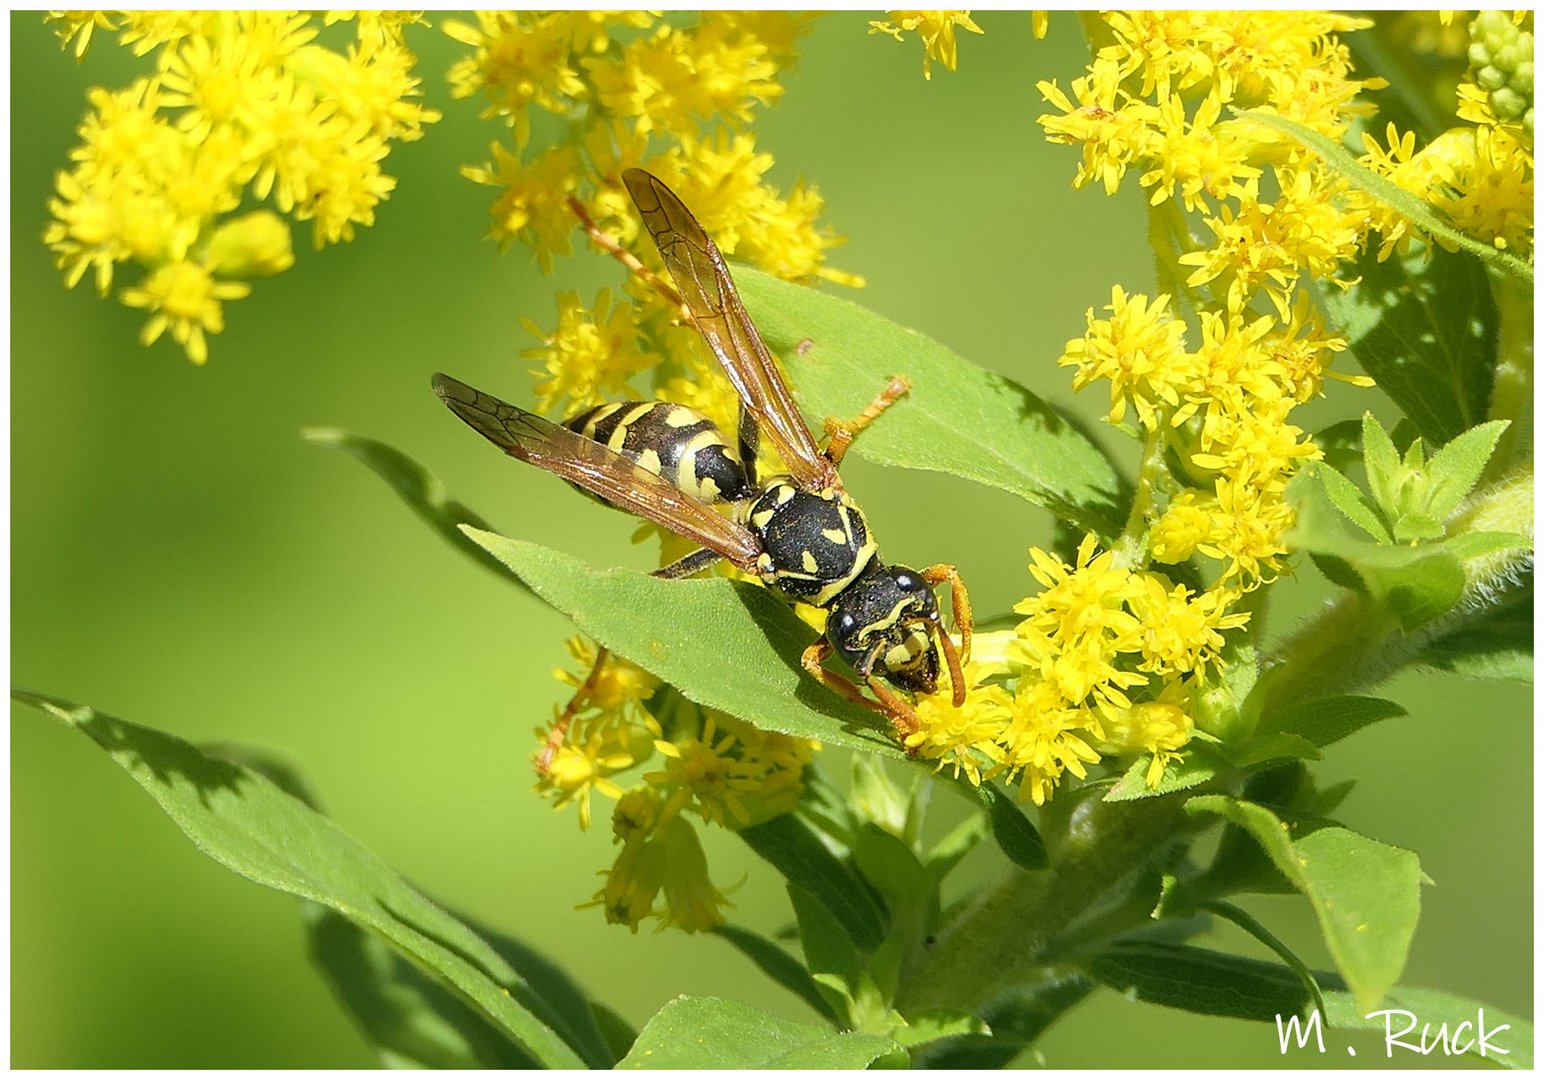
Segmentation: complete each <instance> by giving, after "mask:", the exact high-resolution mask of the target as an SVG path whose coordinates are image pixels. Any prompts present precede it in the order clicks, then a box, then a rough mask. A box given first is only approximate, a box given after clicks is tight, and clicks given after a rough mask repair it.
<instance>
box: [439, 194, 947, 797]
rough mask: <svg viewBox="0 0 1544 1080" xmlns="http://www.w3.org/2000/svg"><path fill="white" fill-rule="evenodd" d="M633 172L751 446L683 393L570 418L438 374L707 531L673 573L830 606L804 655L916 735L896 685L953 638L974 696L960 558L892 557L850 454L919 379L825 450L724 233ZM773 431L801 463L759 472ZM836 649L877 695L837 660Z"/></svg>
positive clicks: (621, 500)
mask: <svg viewBox="0 0 1544 1080" xmlns="http://www.w3.org/2000/svg"><path fill="white" fill-rule="evenodd" d="M622 180H623V182H624V183H625V184H626V185H627V190H628V193H629V194H630V195H631V196H632V199H633V203H634V204H635V205H636V206H637V208H638V212H639V213H640V215H642V218H643V223H644V226H645V227H646V228H647V229H648V231H649V233H650V235H651V236H652V237H653V238H654V243H655V246H656V247H658V249H659V253H660V256H661V258H662V259H663V261H664V264H665V267H666V269H667V270H668V271H669V273H670V276H671V277H672V278H673V279H674V281H675V285H676V290H678V293H679V301H680V304H681V306H682V308H683V310H684V312H685V314H686V316H687V318H688V321H690V322H691V323H692V325H694V326H695V327H696V328H697V330H698V332H699V333H700V334H701V335H702V338H703V340H704V341H706V343H707V345H708V347H709V349H710V350H711V351H712V353H713V355H714V357H716V358H717V360H718V361H719V363H721V364H722V365H723V368H724V371H725V373H726V374H727V375H728V377H729V381H730V382H731V383H732V384H733V386H734V388H735V390H736V392H737V393H738V394H739V397H740V421H739V431H738V433H737V435H738V447H734V446H731V445H730V444H729V442H728V440H727V439H726V438H725V437H724V434H723V432H721V431H720V430H719V429H718V427H717V426H715V425H714V424H713V422H712V421H710V420H709V419H708V418H707V417H705V416H703V415H702V414H701V413H698V412H696V411H695V410H692V409H688V408H686V407H685V406H682V405H676V404H672V403H670V402H662V401H630V402H621V403H618V404H611V405H602V406H599V407H597V408H594V409H590V410H588V411H587V412H584V413H581V414H580V415H578V416H575V417H573V418H572V419H570V420H568V421H567V422H566V423H564V424H562V425H559V424H555V423H553V422H551V421H549V420H546V419H543V418H542V417H540V416H537V415H535V414H534V413H530V412H527V411H526V410H524V409H521V408H519V407H518V406H515V405H510V404H508V403H507V402H504V401H500V400H499V399H497V398H495V397H491V396H489V395H488V394H484V393H482V392H481V391H479V390H474V389H473V388H472V387H470V386H467V385H465V384H464V383H461V382H457V381H456V380H455V379H452V378H450V377H449V376H446V375H435V376H434V389H435V392H436V393H438V394H439V396H440V398H441V400H443V401H444V402H445V404H446V405H447V406H449V407H450V409H451V411H452V412H454V413H455V414H456V415H457V416H459V417H460V418H461V419H462V420H464V421H466V423H467V424H469V425H471V427H472V428H474V429H475V430H476V431H477V432H478V433H479V434H481V435H482V436H483V437H484V438H486V439H488V440H489V441H490V442H492V443H493V444H494V445H496V446H498V447H499V448H500V449H501V450H503V451H504V452H505V453H507V454H509V455H511V456H512V457H516V458H519V459H520V460H522V461H528V462H530V463H531V464H533V465H535V466H537V467H538V468H542V469H546V470H547V471H548V472H551V473H555V474H556V475H558V476H560V477H562V478H563V479H565V480H567V481H569V482H570V483H572V484H574V485H575V486H577V487H579V488H581V489H582V490H584V491H586V492H587V493H589V494H591V495H593V496H595V497H596V498H598V499H600V500H601V501H603V502H606V503H608V504H610V505H612V506H615V507H618V508H620V509H622V510H626V511H628V512H630V513H633V514H636V515H638V516H639V517H643V518H646V519H648V520H649V521H652V522H654V523H655V524H657V525H659V526H661V527H663V528H665V529H668V530H670V531H671V532H674V533H676V534H678V535H680V536H682V537H685V538H686V539H688V540H690V541H692V542H693V543H695V544H698V545H700V549H699V550H697V551H694V552H692V553H691V554H689V555H687V556H686V557H685V558H682V559H680V560H678V561H677V562H675V563H672V564H671V565H669V566H667V567H664V568H663V569H661V570H658V571H656V574H658V575H659V576H662V577H667V578H680V577H685V576H687V575H689V574H693V573H696V572H697V571H699V570H702V569H704V568H706V567H708V566H711V565H712V564H713V563H714V562H716V561H718V560H719V559H726V560H728V561H729V562H730V563H732V564H733V565H734V566H736V567H737V568H739V569H740V570H742V571H744V572H745V573H747V574H753V575H755V576H757V577H758V578H760V579H761V581H762V582H764V583H765V584H766V585H767V586H769V587H770V588H772V589H774V590H776V591H777V592H779V593H781V594H782V595H783V596H784V597H785V598H786V599H789V600H798V601H803V602H804V603H807V604H813V605H814V606H816V607H819V608H824V609H825V610H826V611H827V612H828V617H827V622H826V631H825V635H824V637H822V638H821V639H820V640H819V641H817V642H816V643H815V644H813V645H811V646H810V647H809V648H808V649H807V650H805V653H804V656H803V660H802V663H803V666H804V668H805V670H807V671H808V672H809V673H810V674H811V675H813V676H814V677H815V678H816V679H818V680H820V681H821V682H822V683H824V684H825V685H826V686H828V687H830V688H832V689H833V690H835V691H837V692H838V693H840V694H842V695H843V696H844V697H846V698H848V699H850V700H852V701H856V702H859V703H861V704H864V705H867V706H868V707H870V708H875V709H877V710H879V711H881V712H883V713H884V714H885V715H886V716H887V717H889V719H890V721H891V723H892V725H893V726H894V728H895V731H896V734H897V735H898V736H899V737H901V738H902V739H904V738H905V736H906V735H909V734H910V733H911V732H913V731H915V730H916V727H917V719H916V713H915V712H914V710H913V709H912V707H911V705H910V704H909V703H908V702H907V701H906V700H905V699H904V698H903V697H902V696H901V695H899V694H897V693H896V692H895V690H894V689H891V687H892V686H893V687H896V688H899V689H901V690H904V691H907V692H910V693H921V694H930V693H933V692H934V691H935V690H936V689H937V686H938V679H939V675H940V673H941V666H940V656H939V653H940V651H942V654H943V661H944V662H945V663H947V665H948V668H949V672H950V683H951V686H952V688H953V697H954V702H955V704H956V705H958V704H961V703H963V701H964V697H965V680H964V676H963V674H962V671H961V666H962V658H961V657H962V654H963V655H964V656H965V657H968V656H969V650H970V634H971V616H970V602H969V599H968V597H967V594H966V592H965V588H964V585H963V583H962V582H961V581H960V577H959V573H958V572H957V571H956V570H955V568H954V567H953V566H951V565H948V564H944V563H940V564H938V565H936V566H930V567H928V568H927V569H926V570H922V571H917V570H912V569H910V568H909V567H905V566H900V565H897V564H893V563H886V562H884V561H883V560H881V559H880V557H879V548H878V545H877V544H876V543H875V541H874V538H873V535H872V534H871V532H870V530H869V527H868V521H867V519H866V518H865V517H864V515H863V512H862V511H861V510H860V509H859V508H858V506H857V505H856V504H855V503H854V502H853V501H852V499H851V498H850V497H849V496H848V494H847V492H846V489H845V488H844V487H843V485H842V481H841V477H840V476H839V475H838V474H837V466H838V465H839V464H840V462H841V460H842V457H843V455H844V454H845V453H846V451H847V448H848V446H849V445H850V444H851V443H852V440H853V438H854V437H855V436H856V434H857V433H858V432H859V431H861V430H862V428H864V427H866V426H867V425H868V424H869V423H871V422H872V421H873V420H874V419H875V418H876V417H877V416H878V415H879V413H880V412H882V411H883V410H884V409H885V408H887V407H888V406H889V405H890V404H891V403H892V402H893V401H894V400H895V399H896V398H898V397H899V396H900V395H901V394H903V393H905V392H906V383H905V381H904V380H903V379H899V378H896V379H892V380H891V385H890V386H889V387H887V388H886V390H885V391H883V392H882V393H881V394H880V395H879V396H878V397H877V398H875V400H874V403H873V404H872V405H870V406H869V408H868V409H867V410H866V411H865V412H864V413H863V415H862V416H860V417H859V418H858V419H857V420H854V421H852V422H851V423H847V424H843V423H838V422H835V421H831V420H828V421H826V431H827V434H828V436H829V438H828V442H827V446H826V447H825V449H821V448H820V447H819V446H818V445H817V443H816V441H815V438H814V436H813V435H812V434H811V432H810V429H809V427H808V425H806V424H805V422H804V418H803V417H802V416H801V415H800V413H799V410H798V407H797V406H796V405H795V404H794V401H793V396H792V394H790V393H789V390H788V386H787V383H786V382H784V380H783V376H782V373H781V372H780V371H779V369H778V366H777V362H776V361H775V360H774V359H773V357H772V354H771V353H770V351H769V350H768V349H767V346H766V345H765V343H764V342H763V341H762V339H761V335H760V333H758V332H757V330H756V327H755V325H754V324H753V323H752V322H751V319H750V316H749V315H748V314H746V311H745V307H744V305H743V304H742V303H741V302H740V297H739V294H738V293H737V292H736V290H735V286H734V281H733V280H732V279H731V277H730V275H729V270H728V268H727V266H726V265H725V263H724V259H723V256H722V255H721V254H720V252H719V250H718V246H717V245H716V244H714V243H713V241H712V239H711V238H709V236H708V234H707V233H706V232H705V231H704V230H703V228H702V226H701V225H700V224H698V222H697V220H696V218H694V217H693V216H692V214H691V213H690V211H688V210H687V208H686V206H685V205H684V204H683V203H682V202H681V200H680V199H679V198H678V197H677V196H676V195H675V193H674V192H672V191H671V190H670V189H669V188H667V187H666V186H665V185H664V183H662V182H661V181H660V180H659V179H657V178H656V177H654V176H652V175H650V174H649V173H646V172H644V171H643V170H641V169H628V170H626V171H625V172H624V173H623V174H622ZM585 224H586V227H587V228H588V229H589V231H590V232H591V235H592V236H594V237H595V238H596V239H597V240H598V241H599V242H600V243H601V244H602V245H603V246H605V247H607V249H608V250H610V251H611V252H612V253H613V254H614V255H617V256H618V257H619V258H622V259H623V261H624V262H627V263H628V264H629V265H630V266H632V267H633V268H635V269H639V270H641V269H642V268H641V266H640V265H639V264H638V263H637V260H636V259H634V258H633V257H632V256H631V255H630V254H627V253H626V252H624V251H622V249H620V248H619V247H617V246H616V244H615V242H614V241H611V240H610V239H609V238H608V237H605V236H604V234H601V233H600V232H599V230H597V229H595V228H594V226H593V225H592V224H591V223H590V222H589V221H588V220H587V219H586V220H585ZM659 284H660V285H661V286H662V287H664V288H666V289H667V290H668V286H663V283H659ZM762 435H765V436H766V437H767V439H768V440H769V441H770V442H771V444H772V446H773V447H774V448H775V449H776V451H777V453H778V455H779V457H781V458H782V460H783V462H784V464H785V465H786V467H787V470H788V472H787V475H781V476H768V477H762V476H759V475H758V470H757V456H758V449H759V444H760V437H761V436H762ZM716 505H722V506H726V507H727V508H728V510H729V513H728V514H724V513H721V512H719V510H718V509H716V508H715V507H716ZM945 581H947V582H949V583H950V592H951V597H952V601H953V609H954V619H955V623H956V625H957V626H958V627H959V629H960V638H961V640H960V646H959V647H958V648H956V646H955V644H954V642H953V641H952V640H951V639H950V637H949V635H948V634H947V633H946V632H945V631H944V628H943V625H942V620H941V618H940V614H939V608H938V602H937V599H936V598H935V597H934V595H933V589H934V587H935V586H937V585H939V584H942V583H943V582H945ZM833 651H834V652H835V653H837V654H838V655H839V656H841V658H842V659H843V660H845V661H846V662H847V664H848V665H849V666H850V667H851V668H852V670H853V671H854V672H856V673H857V675H858V676H859V678H861V679H862V680H863V682H864V683H865V684H866V685H867V686H868V688H869V690H870V691H872V693H873V694H874V697H875V698H876V699H877V701H873V700H870V699H869V698H867V697H865V696H864V695H863V693H862V691H861V690H860V689H859V687H858V685H857V684H855V683H854V682H853V681H852V680H850V679H848V678H846V677H845V676H842V675H839V674H837V673H835V672H832V671H829V670H827V669H826V667H825V662H826V660H827V659H828V658H829V657H830V655H831V653H832V652H833ZM593 674H594V673H593V672H592V679H593ZM886 683H889V684H890V685H888V686H887V685H886ZM587 684H588V683H587ZM580 693H581V695H582V694H583V691H582V690H581V692H580ZM577 700H578V699H577V697H576V701H577ZM571 708H572V706H571ZM568 715H569V714H568V713H565V714H564V717H563V718H560V720H559V722H558V724H557V725H556V726H555V728H554V736H553V737H554V740H555V742H549V745H548V748H547V751H546V752H545V754H544V755H542V759H541V760H539V761H538V767H539V768H545V764H546V761H547V759H550V756H551V753H552V752H553V751H554V750H555V749H556V747H557V746H560V745H561V741H562V728H563V726H564V723H565V721H566V719H567V716H568Z"/></svg>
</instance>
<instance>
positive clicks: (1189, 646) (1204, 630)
mask: <svg viewBox="0 0 1544 1080" xmlns="http://www.w3.org/2000/svg"><path fill="white" fill-rule="evenodd" d="M1139 581H1140V582H1141V592H1140V593H1139V594H1138V595H1136V596H1134V597H1132V598H1131V600H1130V601H1129V604H1130V607H1131V611H1132V614H1133V615H1135V616H1136V618H1137V621H1138V623H1139V624H1140V626H1141V630H1140V634H1139V639H1140V643H1141V653H1142V663H1141V665H1140V668H1141V670H1143V671H1151V672H1157V673H1159V674H1163V675H1169V674H1189V673H1190V672H1192V671H1197V670H1201V669H1203V668H1204V667H1205V665H1206V664H1208V663H1215V662H1216V660H1217V653H1218V652H1219V651H1220V650H1221V649H1222V645H1223V638H1222V635H1223V632H1224V631H1227V630H1234V629H1237V628H1239V627H1241V626H1244V625H1246V624H1247V623H1248V622H1249V615H1248V613H1239V614H1232V615H1229V614H1226V608H1227V605H1228V603H1229V602H1230V600H1231V597H1229V596H1228V595H1225V594H1218V593H1211V592H1206V593H1200V594H1195V593H1192V592H1191V590H1190V589H1188V588H1186V587H1185V586H1184V585H1172V587H1171V583H1170V582H1169V581H1168V579H1167V578H1164V577H1162V576H1161V575H1158V574H1146V573H1144V574H1142V575H1140V577H1139Z"/></svg>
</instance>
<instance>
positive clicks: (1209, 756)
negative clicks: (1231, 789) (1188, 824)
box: [1104, 742, 1227, 802]
mask: <svg viewBox="0 0 1544 1080" xmlns="http://www.w3.org/2000/svg"><path fill="white" fill-rule="evenodd" d="M1184 754H1185V756H1184V757H1182V758H1180V759H1179V760H1178V761H1171V762H1170V763H1169V766H1168V768H1166V769H1164V770H1163V776H1162V777H1160V778H1159V780H1158V786H1157V787H1148V786H1147V770H1148V768H1149V767H1150V766H1151V765H1152V763H1153V756H1152V755H1151V754H1143V755H1142V756H1141V757H1139V758H1137V759H1136V760H1135V761H1133V762H1132V763H1131V767H1130V768H1129V769H1127V770H1126V772H1125V774H1124V775H1123V776H1122V777H1121V778H1120V779H1119V780H1118V781H1116V783H1115V786H1114V787H1112V788H1110V790H1109V791H1108V792H1106V793H1105V796H1104V801H1105V802H1130V801H1131V800H1133V799H1152V798H1156V797H1157V796H1159V795H1168V794H1169V793H1170V792H1174V791H1185V790H1187V789H1188V788H1193V787H1199V786H1200V785H1202V784H1204V783H1206V782H1207V781H1208V780H1211V779H1212V778H1213V777H1215V776H1216V775H1217V774H1218V772H1220V771H1222V770H1223V769H1225V768H1227V762H1226V761H1224V760H1223V758H1222V755H1221V754H1219V753H1218V752H1217V751H1216V750H1215V749H1213V748H1212V747H1210V746H1208V745H1207V744H1205V743H1203V742H1192V743H1191V744H1190V745H1189V746H1188V747H1186V748H1185V751H1184Z"/></svg>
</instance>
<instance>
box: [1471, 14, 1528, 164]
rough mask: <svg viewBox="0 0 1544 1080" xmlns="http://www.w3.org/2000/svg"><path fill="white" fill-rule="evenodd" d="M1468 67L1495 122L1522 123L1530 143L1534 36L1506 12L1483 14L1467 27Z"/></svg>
mask: <svg viewBox="0 0 1544 1080" xmlns="http://www.w3.org/2000/svg"><path fill="white" fill-rule="evenodd" d="M1469 66H1470V68H1471V69H1472V70H1473V71H1474V80H1475V82H1476V83H1478V84H1479V86H1480V89H1482V90H1484V91H1485V92H1486V93H1487V94H1489V95H1490V108H1491V111H1492V112H1493V113H1495V114H1496V118H1497V119H1498V120H1501V121H1504V122H1508V123H1510V122H1514V121H1518V122H1521V124H1522V128H1523V133H1524V135H1525V137H1526V138H1527V140H1528V141H1529V142H1530V143H1532V141H1533V34H1532V32H1531V31H1528V30H1524V29H1523V28H1522V27H1521V26H1519V25H1517V24H1516V23H1515V22H1513V21H1512V16H1511V15H1510V14H1509V13H1508V12H1505V11H1482V12H1480V13H1479V15H1478V16H1476V17H1475V20H1474V21H1473V22H1472V23H1470V24H1469Z"/></svg>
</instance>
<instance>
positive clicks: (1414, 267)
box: [1324, 248, 1498, 445]
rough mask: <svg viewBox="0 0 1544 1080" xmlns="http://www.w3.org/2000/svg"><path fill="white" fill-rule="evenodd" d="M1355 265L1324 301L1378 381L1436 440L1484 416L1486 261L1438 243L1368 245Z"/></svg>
mask: <svg viewBox="0 0 1544 1080" xmlns="http://www.w3.org/2000/svg"><path fill="white" fill-rule="evenodd" d="M1352 272H1353V273H1354V274H1356V275H1357V276H1358V277H1359V280H1358V281H1357V283H1356V284H1355V285H1352V286H1351V287H1350V288H1349V289H1346V290H1345V291H1342V290H1340V289H1330V290H1327V291H1326V292H1325V294H1324V305H1325V308H1326V310H1327V311H1328V313H1329V316H1330V320H1331V323H1332V325H1334V327H1335V328H1336V329H1337V330H1338V331H1340V332H1341V333H1342V334H1344V335H1345V336H1346V339H1347V340H1348V341H1349V342H1350V345H1351V352H1352V354H1353V355H1354V356H1355V357H1356V359H1357V360H1358V361H1359V362H1360V363H1361V365H1362V367H1363V368H1364V369H1366V371H1367V373H1368V374H1369V375H1371V376H1372V377H1373V378H1374V379H1376V380H1377V382H1378V387H1379V389H1381V390H1382V391H1383V392H1384V393H1385V394H1387V395H1388V396H1389V397H1390V398H1392V399H1393V401H1394V402H1395V404H1397V405H1398V406H1399V407H1400V409H1401V410H1403V411H1404V413H1405V415H1406V416H1408V417H1409V418H1410V419H1411V420H1412V421H1414V423H1415V425H1416V427H1417V429H1418V430H1419V431H1420V433H1421V434H1422V435H1424V436H1425V437H1426V438H1427V439H1429V440H1431V441H1432V442H1433V443H1435V444H1437V445H1441V444H1442V443H1445V442H1447V441H1448V440H1450V439H1453V438H1455V437H1456V436H1458V435H1459V434H1461V433H1462V432H1464V431H1466V430H1468V429H1470V428H1472V427H1473V426H1474V425H1475V424H1478V423H1480V421H1482V420H1484V419H1485V415H1486V411H1487V409H1488V407H1489V404H1490V391H1491V385H1492V383H1493V382H1494V379H1495V363H1496V326H1497V321H1498V320H1497V315H1496V306H1495V303H1494V301H1493V300H1492V299H1491V294H1490V286H1489V283H1488V282H1487V280H1486V277H1485V270H1484V268H1483V267H1481V266H1480V265H1479V264H1478V263H1476V262H1475V261H1474V260H1473V259H1470V258H1467V257H1465V256H1463V255H1455V254H1450V253H1448V252H1446V251H1442V250H1441V249H1440V248H1439V249H1435V250H1431V251H1429V252H1428V253H1426V254H1424V255H1392V256H1390V257H1389V258H1388V259H1387V260H1385V261H1383V262H1379V261H1378V258H1377V253H1376V250H1373V251H1369V252H1367V253H1366V254H1364V255H1362V256H1361V257H1359V258H1358V260H1357V262H1356V265H1355V268H1354V270H1353V271H1352ZM1401 445H1403V444H1401Z"/></svg>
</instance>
